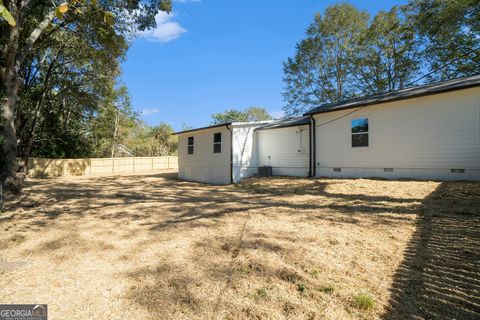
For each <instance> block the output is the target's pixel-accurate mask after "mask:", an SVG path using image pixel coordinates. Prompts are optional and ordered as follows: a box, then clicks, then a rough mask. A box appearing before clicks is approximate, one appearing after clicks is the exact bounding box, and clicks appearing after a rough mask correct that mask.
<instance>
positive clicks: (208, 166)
mask: <svg viewBox="0 0 480 320" xmlns="http://www.w3.org/2000/svg"><path fill="white" fill-rule="evenodd" d="M176 134H178V135H179V177H180V178H182V179H186V180H194V181H201V182H207V183H216V184H227V183H232V182H238V181H240V180H241V179H243V178H246V177H250V176H252V175H254V174H255V173H256V172H257V169H258V167H261V166H271V167H272V173H273V175H290V176H311V177H355V178H356V177H381V178H387V179H398V178H409V179H436V180H480V76H472V77H465V78H460V79H455V80H449V81H443V82H438V83H434V84H429V85H423V86H418V87H414V88H408V89H404V90H399V91H395V92H390V93H385V94H379V95H375V96H369V97H361V98H355V99H352V100H348V101H344V102H340V103H335V104H326V105H321V106H319V107H317V108H314V109H312V110H310V111H308V112H307V113H305V114H304V115H303V116H302V117H298V118H293V119H283V120H277V121H270V122H250V123H227V124H222V125H216V126H210V127H205V128H199V129H194V130H188V131H183V132H178V133H176Z"/></svg>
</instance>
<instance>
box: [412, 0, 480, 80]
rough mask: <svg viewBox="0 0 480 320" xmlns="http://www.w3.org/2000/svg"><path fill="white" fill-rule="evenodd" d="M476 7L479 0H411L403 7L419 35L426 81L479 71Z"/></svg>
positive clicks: (479, 12)
mask: <svg viewBox="0 0 480 320" xmlns="http://www.w3.org/2000/svg"><path fill="white" fill-rule="evenodd" d="M479 8H480V5H479V2H478V0H456V1H443V0H411V1H410V3H409V4H408V5H407V6H406V7H405V10H406V12H407V14H408V17H409V19H410V23H411V28H412V29H413V30H415V31H416V32H417V33H418V35H419V37H421V42H422V48H421V49H422V55H423V56H422V58H423V60H424V61H425V65H426V70H427V73H426V75H427V76H426V77H425V78H426V81H427V82H432V81H438V80H447V79H452V78H457V77H461V76H469V75H474V74H478V73H479V70H480V50H479V49H480V9H479Z"/></svg>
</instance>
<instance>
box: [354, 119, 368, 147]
mask: <svg viewBox="0 0 480 320" xmlns="http://www.w3.org/2000/svg"><path fill="white" fill-rule="evenodd" d="M352 147H368V118H361V119H355V120H352Z"/></svg>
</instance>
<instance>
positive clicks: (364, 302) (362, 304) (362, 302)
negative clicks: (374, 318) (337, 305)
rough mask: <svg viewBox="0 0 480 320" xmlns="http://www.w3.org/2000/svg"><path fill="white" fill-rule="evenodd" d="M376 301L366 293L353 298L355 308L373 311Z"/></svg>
mask: <svg viewBox="0 0 480 320" xmlns="http://www.w3.org/2000/svg"><path fill="white" fill-rule="evenodd" d="M374 303H375V302H374V300H373V298H372V297H371V296H369V295H368V294H365V293H357V294H356V295H354V296H353V301H352V304H353V306H354V307H356V308H359V309H365V310H368V309H372V308H373V305H374Z"/></svg>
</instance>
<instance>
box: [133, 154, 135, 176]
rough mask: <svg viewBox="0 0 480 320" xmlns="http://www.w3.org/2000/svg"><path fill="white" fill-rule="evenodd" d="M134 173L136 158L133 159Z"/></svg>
mask: <svg viewBox="0 0 480 320" xmlns="http://www.w3.org/2000/svg"><path fill="white" fill-rule="evenodd" d="M133 173H135V157H133Z"/></svg>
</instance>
